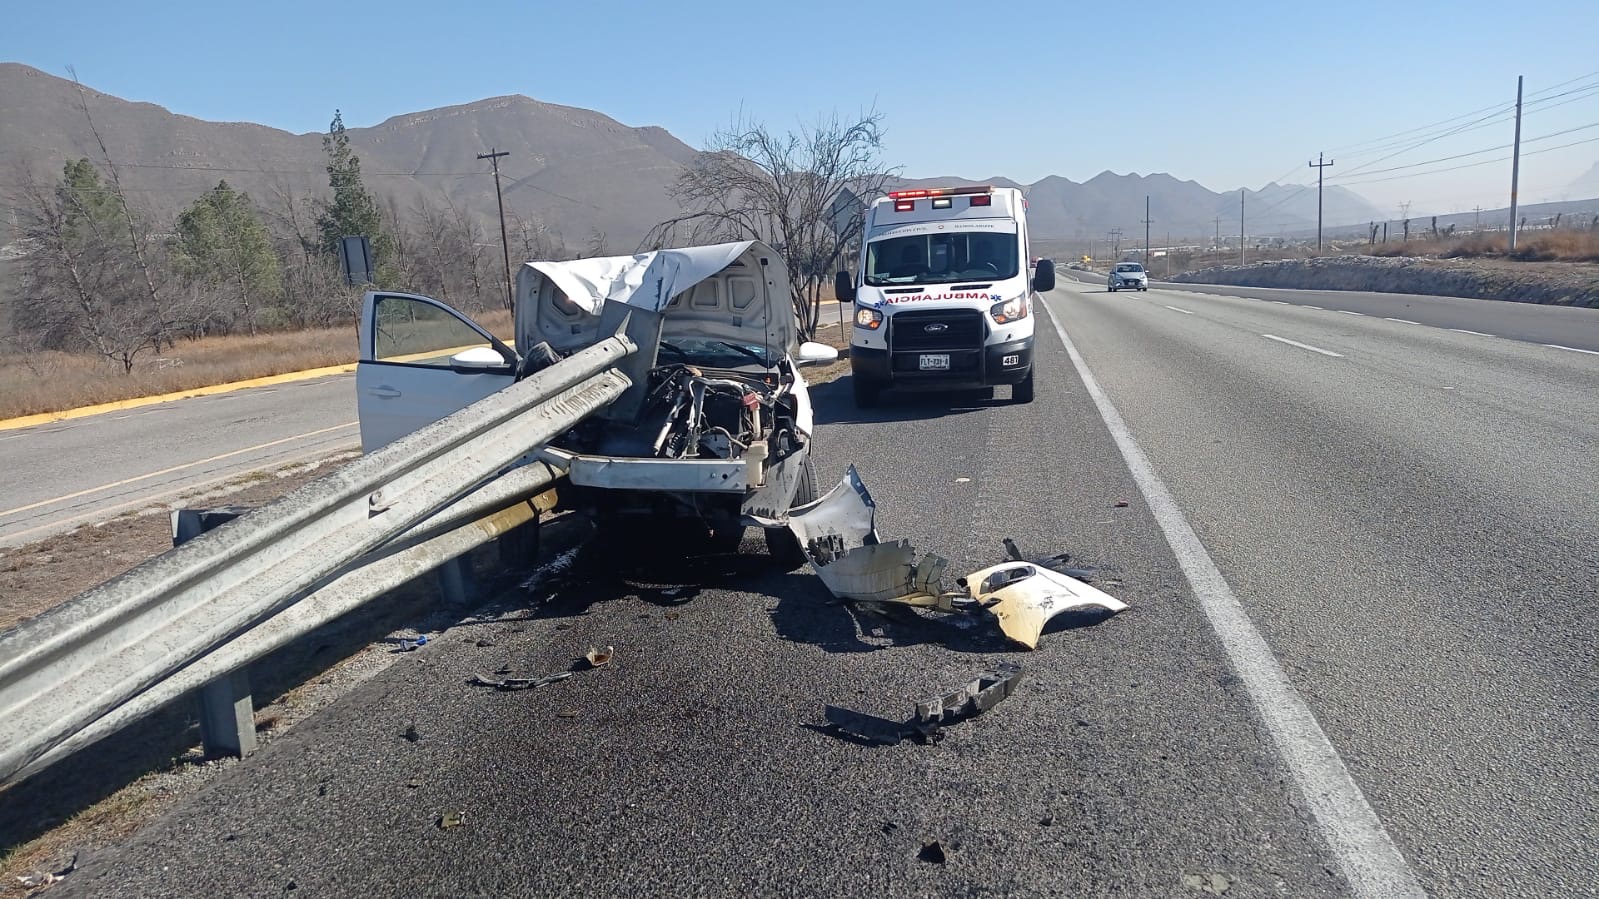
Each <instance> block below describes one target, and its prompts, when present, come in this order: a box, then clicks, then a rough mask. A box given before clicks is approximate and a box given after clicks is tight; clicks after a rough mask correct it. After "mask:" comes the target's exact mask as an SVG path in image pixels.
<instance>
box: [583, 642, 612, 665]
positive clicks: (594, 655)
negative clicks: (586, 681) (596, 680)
mask: <svg viewBox="0 0 1599 899" xmlns="http://www.w3.org/2000/svg"><path fill="white" fill-rule="evenodd" d="M614 655H616V647H614V646H607V647H605V649H604V650H599V649H595V648H594V647H592V646H590V647H589V651H588V652H587V653H584V655H583V658H585V659H587V660H588V663H589V667H590V668H598V667H600V666H601V665H609V664H610V663H611V657H612V656H614Z"/></svg>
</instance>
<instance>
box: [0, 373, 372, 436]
mask: <svg viewBox="0 0 1599 899" xmlns="http://www.w3.org/2000/svg"><path fill="white" fill-rule="evenodd" d="M352 371H355V363H354V362H347V363H344V364H343V365H329V366H325V367H323V368H308V369H305V370H303V371H290V372H284V373H283V374H280V375H267V376H265V377H260V378H249V379H246V380H243V381H230V382H229V383H226V384H212V385H211V386H209V387H194V388H191V389H189V390H179V391H176V392H174V393H160V394H156V395H154V396H140V397H134V398H132V399H126V400H116V401H115V402H110V403H99V404H97V405H93V406H80V407H79V408H77V409H63V410H61V411H59V412H40V413H37V414H35V415H24V416H22V417H20V418H8V419H4V420H0V431H10V430H15V429H16V428H31V427H33V426H35V425H43V424H49V423H51V422H55V421H67V420H68V419H73V418H87V417H89V416H91V415H100V414H103V413H106V412H119V411H122V410H124V409H137V408H139V407H140V406H153V405H155V404H157V403H170V402H172V401H173V400H183V399H188V398H190V397H196V396H211V395H213V394H218V393H231V392H232V391H235V390H244V389H246V388H249V387H268V386H271V385H273V384H287V383H289V382H291V381H305V380H309V379H311V378H321V377H326V376H328V375H343V374H349V373H350V372H352Z"/></svg>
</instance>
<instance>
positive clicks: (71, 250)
mask: <svg viewBox="0 0 1599 899" xmlns="http://www.w3.org/2000/svg"><path fill="white" fill-rule="evenodd" d="M18 184H19V187H18V188H17V194H16V195H15V196H14V197H13V203H14V204H15V208H16V211H17V214H18V222H17V234H18V238H19V239H18V243H19V244H21V246H22V248H23V252H22V255H21V256H20V258H19V259H18V260H17V263H18V270H19V274H20V276H21V277H20V279H19V280H20V282H21V285H20V286H21V291H20V295H21V296H22V297H23V298H24V302H20V303H18V304H17V305H16V308H15V313H14V314H15V318H14V327H15V328H16V329H17V330H18V331H19V332H20V333H22V334H26V335H29V336H30V339H29V341H28V342H30V343H32V344H33V345H35V346H38V347H40V348H47V349H59V350H68V351H72V350H83V349H87V350H89V351H90V352H93V353H95V354H97V355H99V356H103V357H104V358H106V359H109V360H112V361H114V362H116V363H118V364H120V365H121V366H122V370H123V371H124V372H130V371H132V370H133V366H134V363H135V360H136V359H137V358H138V357H139V355H140V354H142V353H144V352H147V351H154V350H156V349H158V348H159V343H158V341H159V339H160V331H159V329H158V328H157V327H155V326H154V323H153V322H152V321H151V320H150V318H149V313H150V309H149V307H148V305H147V304H146V303H145V302H144V301H143V295H142V291H141V289H140V288H139V287H138V273H137V267H136V266H135V265H133V264H132V259H131V256H130V254H129V253H128V249H127V246H126V244H125V243H124V242H123V241H122V239H121V237H120V236H119V235H118V234H116V233H112V232H115V231H116V230H118V229H119V224H118V222H117V221H116V220H115V218H113V214H112V213H111V211H110V210H109V208H108V206H109V202H108V200H109V195H108V193H107V192H106V191H105V189H104V188H102V187H100V186H99V182H98V179H96V178H94V176H93V167H92V166H90V165H89V163H88V160H81V161H79V162H75V163H73V162H69V163H68V164H67V177H66V178H64V179H63V181H62V183H61V184H60V185H59V186H57V187H53V188H52V187H48V186H45V185H41V184H38V183H37V182H34V181H33V180H31V179H26V180H19V181H18Z"/></svg>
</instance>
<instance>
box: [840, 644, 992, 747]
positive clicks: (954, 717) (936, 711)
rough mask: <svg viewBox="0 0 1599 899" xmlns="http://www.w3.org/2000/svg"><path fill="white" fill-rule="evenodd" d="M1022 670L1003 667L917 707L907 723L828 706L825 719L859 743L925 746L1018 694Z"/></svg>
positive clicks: (918, 704)
mask: <svg viewBox="0 0 1599 899" xmlns="http://www.w3.org/2000/svg"><path fill="white" fill-rule="evenodd" d="M1021 679H1022V666H1020V665H1013V664H1000V665H996V666H994V668H993V669H992V670H991V671H988V672H984V673H983V674H980V675H978V676H977V677H976V678H974V679H972V680H971V681H968V682H967V683H966V684H964V685H962V686H961V687H959V688H957V689H955V690H952V691H951V692H949V693H943V694H940V695H938V696H933V697H930V698H928V699H924V700H922V701H921V702H918V703H916V710H915V713H914V714H913V715H912V716H911V717H910V719H909V720H907V721H904V722H899V721H891V720H889V719H887V718H879V717H877V716H876V715H868V714H866V713H864V712H857V711H854V710H852V709H846V708H840V707H839V706H833V705H829V706H824V707H823V709H822V714H823V716H824V717H825V718H826V719H827V723H828V724H829V725H830V726H831V727H833V728H834V729H835V730H836V731H838V732H840V733H843V734H847V735H848V736H850V737H853V738H855V739H857V740H862V741H865V742H868V743H875V744H880V745H885V746H891V745H894V744H896V743H898V742H900V741H901V740H907V739H910V740H916V741H918V742H921V743H929V742H935V741H937V740H939V739H942V736H943V735H942V730H943V728H945V727H948V726H949V725H951V724H958V723H959V722H961V721H965V720H967V719H969V718H975V717H976V716H978V715H981V714H982V713H984V712H986V711H988V710H989V709H991V708H993V707H994V706H996V705H998V704H999V703H1000V702H1001V701H1002V700H1004V699H1005V698H1006V697H1007V696H1010V695H1011V693H1013V692H1015V690H1016V685H1017V684H1019V683H1021Z"/></svg>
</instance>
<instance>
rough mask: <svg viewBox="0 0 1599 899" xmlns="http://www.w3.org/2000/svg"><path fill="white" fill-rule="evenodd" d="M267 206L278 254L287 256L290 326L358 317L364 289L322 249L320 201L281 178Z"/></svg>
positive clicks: (285, 311) (285, 317)
mask: <svg viewBox="0 0 1599 899" xmlns="http://www.w3.org/2000/svg"><path fill="white" fill-rule="evenodd" d="M271 193H272V202H270V203H268V204H266V206H265V207H264V211H265V212H266V214H267V217H268V219H269V220H270V222H271V226H272V232H273V240H274V242H275V243H276V245H277V250H278V256H279V257H280V258H281V259H282V260H283V268H282V271H283V305H282V306H281V310H282V312H281V315H282V318H281V320H280V321H277V322H274V324H275V325H278V326H281V327H287V328H314V327H328V326H331V325H335V324H340V323H343V322H348V321H353V320H354V319H355V316H356V315H357V313H358V312H359V311H360V306H359V303H360V301H361V293H360V291H357V290H355V289H353V288H351V287H350V286H349V285H347V284H345V283H344V280H343V278H342V277H340V274H339V266H338V262H337V261H336V260H334V259H333V258H332V257H330V256H328V255H327V254H326V253H324V252H322V243H321V241H322V236H321V233H320V231H318V229H317V224H316V216H317V211H316V206H315V203H314V201H313V200H311V199H310V198H307V197H298V196H296V195H295V193H294V189H293V188H292V187H290V186H289V185H288V184H287V183H285V182H283V181H281V180H279V181H277V182H276V183H274V184H273V185H272V189H271Z"/></svg>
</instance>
